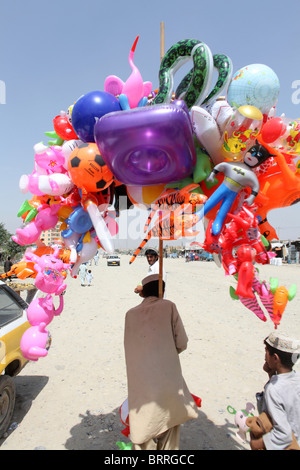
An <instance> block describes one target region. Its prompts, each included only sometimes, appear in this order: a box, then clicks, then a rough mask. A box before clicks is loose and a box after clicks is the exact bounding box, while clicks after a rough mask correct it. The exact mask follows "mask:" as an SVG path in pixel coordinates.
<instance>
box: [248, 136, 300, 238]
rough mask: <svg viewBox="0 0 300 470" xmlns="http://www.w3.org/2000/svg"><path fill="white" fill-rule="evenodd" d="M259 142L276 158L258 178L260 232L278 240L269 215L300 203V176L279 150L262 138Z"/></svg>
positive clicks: (256, 202)
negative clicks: (271, 212)
mask: <svg viewBox="0 0 300 470" xmlns="http://www.w3.org/2000/svg"><path fill="white" fill-rule="evenodd" d="M257 140H258V141H259V143H260V144H262V145H263V146H264V147H265V148H266V149H267V150H268V151H269V152H270V154H272V155H275V157H274V164H273V165H272V166H270V167H269V168H268V169H267V171H266V172H265V173H264V174H262V175H259V176H258V180H259V184H260V191H259V193H258V195H257V196H256V198H255V204H256V205H257V206H258V209H257V211H256V215H257V216H259V217H260V219H261V222H260V224H259V230H260V233H261V234H262V235H264V237H265V238H267V239H268V240H269V241H271V240H273V239H274V238H277V239H278V236H277V234H276V231H275V229H274V228H273V227H272V226H271V225H270V224H269V222H268V221H267V214H268V212H269V211H270V210H272V209H278V208H280V207H288V206H291V205H292V204H296V203H297V202H299V201H300V174H299V173H296V166H295V165H294V164H293V163H291V164H288V163H287V160H286V158H285V157H284V155H283V154H282V153H281V152H279V150H277V149H275V148H273V147H270V146H269V145H267V144H266V143H265V142H264V141H263V140H262V137H261V136H258V138H257Z"/></svg>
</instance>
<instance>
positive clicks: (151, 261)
mask: <svg viewBox="0 0 300 470" xmlns="http://www.w3.org/2000/svg"><path fill="white" fill-rule="evenodd" d="M156 260H157V256H156V255H147V261H148V263H149V264H150V266H152V264H154V263H155V261H156Z"/></svg>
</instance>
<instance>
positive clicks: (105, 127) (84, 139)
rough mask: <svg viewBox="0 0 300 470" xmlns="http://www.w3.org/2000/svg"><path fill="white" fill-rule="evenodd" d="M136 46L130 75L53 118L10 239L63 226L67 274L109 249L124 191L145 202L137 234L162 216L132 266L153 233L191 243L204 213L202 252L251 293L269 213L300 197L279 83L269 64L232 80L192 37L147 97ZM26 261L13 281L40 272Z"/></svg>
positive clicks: (297, 146) (297, 135)
mask: <svg viewBox="0 0 300 470" xmlns="http://www.w3.org/2000/svg"><path fill="white" fill-rule="evenodd" d="M137 41H138V37H137V38H136V40H135V42H134V44H133V46H132V49H131V51H130V54H129V65H130V67H131V69H132V73H131V75H130V76H129V78H128V79H127V80H126V81H125V82H124V81H123V80H122V79H120V78H119V77H117V76H115V75H109V76H108V77H107V78H106V80H105V83H104V90H101V91H97V90H96V91H91V92H88V93H86V94H84V95H82V96H80V97H79V98H78V99H77V100H76V101H75V102H74V104H73V105H71V106H70V107H69V108H68V110H67V111H66V112H65V111H62V112H61V113H60V114H59V115H58V116H56V117H55V118H54V119H53V127H54V130H52V131H50V132H46V135H47V136H48V137H51V138H52V140H50V141H49V142H48V145H44V144H42V143H39V144H36V145H35V146H34V153H35V157H34V167H33V171H32V173H31V174H29V175H23V176H22V177H21V179H20V184H19V186H20V190H21V191H22V192H23V193H26V192H28V191H29V192H30V193H32V195H33V196H32V198H31V199H30V200H26V201H25V202H24V204H23V205H22V207H21V208H20V211H19V213H18V216H21V217H22V219H23V222H24V226H23V227H22V228H20V229H18V230H17V231H16V235H15V236H14V237H13V240H14V241H15V242H16V243H18V244H20V245H28V244H33V243H36V244H39V237H40V235H41V232H42V231H43V230H47V229H49V228H52V227H55V225H56V224H57V223H58V222H60V223H61V235H62V240H63V242H64V246H63V248H62V249H61V253H60V254H58V256H64V262H65V263H67V264H69V265H70V272H71V275H72V276H73V277H74V276H76V275H77V272H78V269H79V266H80V264H81V263H84V262H86V261H88V260H89V259H91V258H92V257H93V256H94V255H95V253H96V252H97V250H98V248H99V247H102V248H103V249H104V250H106V251H107V252H112V251H113V241H112V237H113V236H114V235H115V234H116V233H117V232H118V224H117V222H116V220H115V219H116V216H117V215H118V214H119V198H120V196H121V195H122V196H125V197H126V198H127V202H128V203H127V206H126V207H127V208H129V207H130V205H131V204H133V205H140V204H144V207H146V208H147V209H148V208H150V207H151V205H153V206H152V209H153V210H152V212H151V217H150V219H149V221H148V223H147V224H146V226H145V231H147V230H148V229H149V224H150V222H151V219H152V217H153V215H154V214H155V213H156V211H159V213H160V215H161V214H162V215H161V218H160V221H159V223H158V224H157V223H156V225H154V226H153V228H151V229H150V230H149V231H148V232H147V235H146V236H145V239H144V240H143V242H142V243H141V245H140V246H139V247H138V248H137V250H136V252H135V254H134V256H133V258H132V260H131V262H132V261H133V260H134V259H135V256H136V254H137V253H138V252H139V250H140V249H141V248H142V246H144V245H145V243H147V241H148V240H149V239H150V237H151V236H157V237H160V238H164V239H175V238H179V237H181V236H183V235H184V236H194V235H195V234H196V233H197V232H194V231H193V227H194V226H195V225H196V224H197V223H198V221H199V220H201V219H202V218H204V222H205V224H206V225H208V228H207V231H206V240H205V243H204V245H205V247H206V249H207V250H209V249H210V250H211V251H212V252H215V253H218V255H219V256H220V258H221V261H222V264H223V266H224V269H225V272H226V274H233V275H238V277H239V280H238V289H237V294H236V295H240V296H242V297H245V295H246V296H250V297H252V294H253V289H254V282H255V279H256V276H255V274H254V271H253V269H252V268H251V266H253V261H254V260H255V261H256V262H258V263H268V262H269V256H268V252H267V249H266V245H267V244H268V241H270V240H272V239H273V238H277V236H276V232H275V230H274V228H273V227H271V225H270V224H269V222H268V221H267V214H268V212H269V211H270V210H271V209H274V208H277V207H285V206H289V205H291V204H293V203H295V202H297V201H298V200H299V198H300V172H299V167H298V166H297V163H296V162H295V159H296V158H298V157H299V155H300V143H299V139H300V121H298V120H292V119H287V118H286V117H284V116H281V117H275V109H276V108H275V107H276V103H277V100H278V94H279V80H278V77H277V76H276V74H275V73H274V72H273V70H271V69H270V68H269V67H268V66H266V65H262V64H252V65H248V66H246V67H243V68H242V69H240V70H239V71H238V72H236V73H235V74H234V75H232V74H233V71H232V63H231V60H230V58H229V57H227V56H226V55H224V54H214V55H213V54H212V52H211V50H210V48H209V47H208V46H207V45H206V44H205V43H203V42H202V41H199V40H196V39H187V40H182V41H179V42H177V43H176V44H174V45H173V46H172V47H171V48H170V49H169V50H168V51H167V53H166V54H165V56H164V58H163V59H162V61H161V65H160V69H159V87H158V89H157V90H152V83H151V82H144V81H143V79H142V76H141V74H140V72H139V70H138V68H137V67H136V66H135V64H134V61H133V59H134V52H135V48H136V44H137ZM188 60H190V61H192V62H193V67H192V69H191V71H190V72H189V73H188V74H187V75H186V76H185V77H184V78H183V80H182V81H181V82H180V84H179V85H178V87H177V89H176V90H174V74H175V72H176V70H177V69H178V68H179V67H180V66H181V65H183V64H184V63H185V62H186V61H188ZM215 69H216V70H217V72H218V77H217V80H216V83H214V82H213V74H214V70H215ZM250 190H251V192H250V194H249V191H250ZM220 202H221V207H220V205H219V203H220ZM109 207H113V208H114V209H115V210H114V211H113V212H112V211H109ZM240 229H242V233H243V234H242V235H241V234H240V232H239V231H240ZM235 231H236V232H235ZM39 249H40V250H41V249H42V250H43V249H44V250H47V248H46V247H41V246H38V250H39ZM43 255H44V253H42V252H41V253H39V254H36V255H35V256H40V257H41V259H42V257H43ZM32 259H33V258H32V257H31V256H29V257H28V256H27V258H26V256H25V259H24V260H22V263H23V264H22V267H20V268H19V269H15V272H17V273H18V274H19V276H20V277H21V276H23V277H26V276H27V275H28V276H29V275H30V276H32V277H34V276H36V277H37V275H36V274H37V272H38V271H36V269H37V266H39V262H38V261H37V260H36V258H35V259H34V264H32ZM249 263H250V264H251V266H250V265H249ZM245 273H246V274H245ZM243 279H244V280H243ZM46 292H47V291H46ZM45 303H46V304H47V305H48V304H49V305H50V303H51V300H50V298H49V296H47V297H46V299H45ZM47 308H48V307H47ZM50 310H51V308H50ZM42 323H45V322H42Z"/></svg>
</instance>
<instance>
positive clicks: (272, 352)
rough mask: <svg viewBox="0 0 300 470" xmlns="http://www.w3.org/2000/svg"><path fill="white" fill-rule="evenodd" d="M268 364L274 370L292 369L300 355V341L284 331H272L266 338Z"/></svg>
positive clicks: (266, 359)
mask: <svg viewBox="0 0 300 470" xmlns="http://www.w3.org/2000/svg"><path fill="white" fill-rule="evenodd" d="M264 344H265V346H266V355H265V361H266V365H267V366H268V368H269V369H270V370H272V371H273V372H278V371H280V370H282V369H285V370H292V369H293V366H294V364H295V363H296V361H297V360H298V358H299V356H300V341H298V340H296V339H293V338H290V337H288V336H287V335H285V334H284V333H274V332H273V333H271V334H270V335H269V336H268V337H267V338H266V339H265V340H264Z"/></svg>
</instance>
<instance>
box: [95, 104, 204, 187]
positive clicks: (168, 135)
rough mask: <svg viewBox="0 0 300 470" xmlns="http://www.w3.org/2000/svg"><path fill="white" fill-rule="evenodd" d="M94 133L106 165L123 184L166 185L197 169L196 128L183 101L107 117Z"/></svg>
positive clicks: (102, 119) (97, 124)
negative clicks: (195, 167)
mask: <svg viewBox="0 0 300 470" xmlns="http://www.w3.org/2000/svg"><path fill="white" fill-rule="evenodd" d="M94 132H95V141H96V143H97V145H98V147H99V150H100V152H101V155H102V157H103V159H104V160H105V163H106V164H107V166H108V167H109V169H110V170H111V171H112V173H113V174H114V175H115V177H116V179H118V180H119V181H120V182H121V183H123V184H128V185H134V186H139V185H142V186H150V185H156V184H163V183H164V184H166V183H170V182H174V181H178V180H180V179H182V178H185V177H187V176H189V175H190V174H191V173H192V171H193V169H194V166H195V163H196V152H195V147H194V141H193V129H192V124H191V120H190V116H189V112H188V109H187V107H186V105H185V103H184V102H183V101H175V102H174V103H172V104H162V105H153V106H148V107H144V108H135V109H131V110H128V111H121V112H113V113H109V114H106V115H105V116H103V117H102V118H101V119H99V120H98V122H97V123H96V125H95V129H94Z"/></svg>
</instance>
